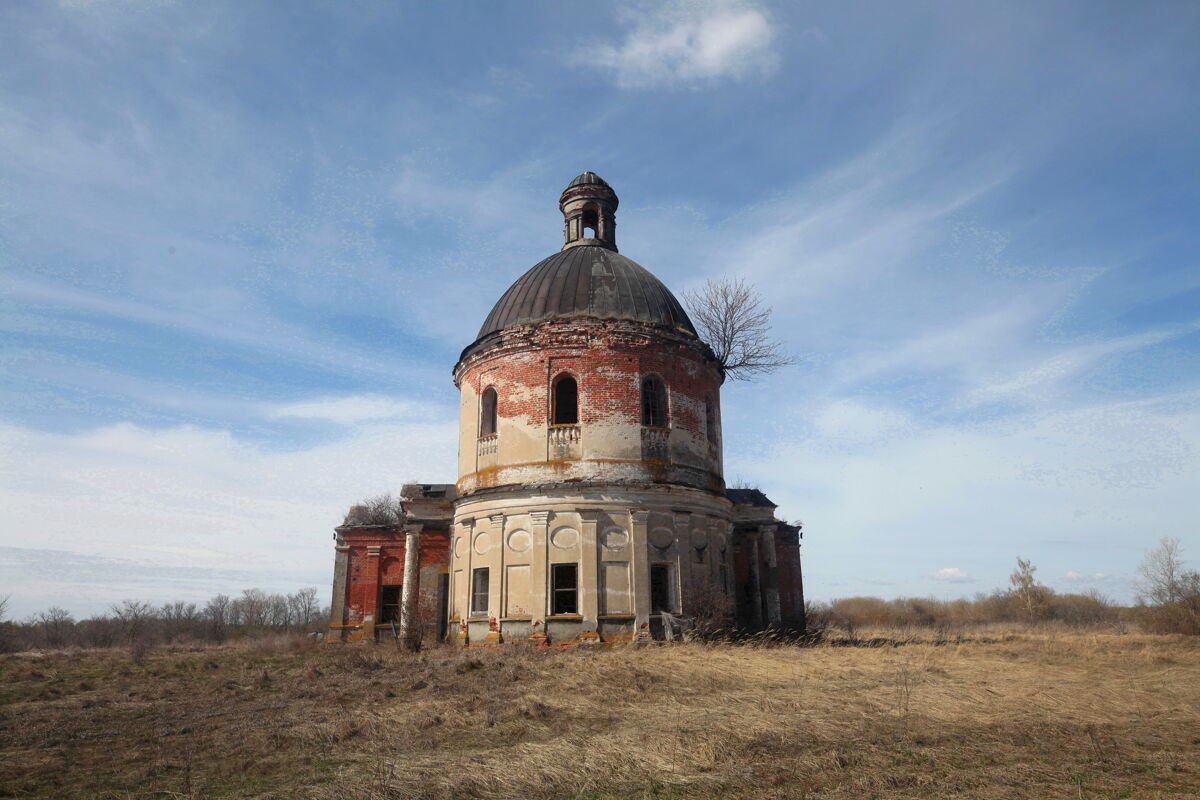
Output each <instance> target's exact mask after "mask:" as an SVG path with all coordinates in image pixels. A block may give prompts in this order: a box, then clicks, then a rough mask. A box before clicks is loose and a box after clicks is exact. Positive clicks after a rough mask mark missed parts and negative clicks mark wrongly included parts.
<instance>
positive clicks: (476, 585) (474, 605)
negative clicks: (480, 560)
mask: <svg viewBox="0 0 1200 800" xmlns="http://www.w3.org/2000/svg"><path fill="white" fill-rule="evenodd" d="M487 614H488V568H487V567H479V568H478V569H476V570H475V572H474V573H473V574H472V575H471V616H473V617H486V616H487Z"/></svg>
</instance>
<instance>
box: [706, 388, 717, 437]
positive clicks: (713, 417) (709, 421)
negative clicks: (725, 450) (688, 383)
mask: <svg viewBox="0 0 1200 800" xmlns="http://www.w3.org/2000/svg"><path fill="white" fill-rule="evenodd" d="M704 425H705V430H706V432H707V433H708V440H709V441H710V442H712V443H713V444H716V443H717V404H716V403H714V402H713V399H712V397H706V398H704Z"/></svg>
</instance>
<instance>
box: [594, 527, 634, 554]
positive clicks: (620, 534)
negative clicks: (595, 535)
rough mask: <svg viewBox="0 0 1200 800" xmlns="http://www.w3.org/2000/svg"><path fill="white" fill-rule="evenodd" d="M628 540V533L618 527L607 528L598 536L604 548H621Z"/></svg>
mask: <svg viewBox="0 0 1200 800" xmlns="http://www.w3.org/2000/svg"><path fill="white" fill-rule="evenodd" d="M628 541H629V534H627V533H626V532H625V531H623V530H621V529H620V528H609V529H608V530H606V531H605V532H604V533H603V534H601V536H600V543H601V544H602V545H604V549H605V550H622V549H624V547H625V544H626V543H627V542H628Z"/></svg>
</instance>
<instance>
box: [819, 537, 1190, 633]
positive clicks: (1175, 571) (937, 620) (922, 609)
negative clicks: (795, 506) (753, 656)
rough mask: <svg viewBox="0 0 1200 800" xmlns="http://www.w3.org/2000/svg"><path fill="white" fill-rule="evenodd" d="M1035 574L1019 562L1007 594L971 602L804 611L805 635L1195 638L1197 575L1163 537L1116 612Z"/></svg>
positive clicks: (1095, 595)
mask: <svg viewBox="0 0 1200 800" xmlns="http://www.w3.org/2000/svg"><path fill="white" fill-rule="evenodd" d="M1035 572H1037V567H1035V566H1033V564H1032V563H1030V562H1029V561H1027V560H1026V559H1022V558H1018V559H1017V568H1016V569H1014V570H1013V572H1012V574H1011V575H1010V576H1009V586H1010V588H1008V589H996V590H994V591H993V592H991V593H990V594H977V595H975V597H974V598H972V599H965V598H963V599H959V600H938V599H935V598H932V597H898V598H896V599H894V600H881V599H879V598H878V597H847V598H844V599H841V600H834V601H832V602H829V603H810V604H809V605H808V606H807V607H806V611H807V615H808V620H809V628H810V634H814V633H815V634H819V633H821V632H823V631H825V630H828V629H829V628H840V629H842V630H843V631H846V632H847V633H848V634H849V635H851V636H853V635H854V631H855V629H856V628H863V627H893V628H896V627H899V628H904V627H908V628H917V627H920V628H942V629H948V630H949V629H954V628H961V627H965V626H975V625H986V624H992V623H1004V622H1007V623H1026V624H1041V623H1057V624H1061V625H1067V626H1071V627H1092V626H1097V625H1113V626H1122V625H1126V624H1132V625H1136V626H1137V627H1138V628H1139V629H1141V630H1143V631H1146V632H1148V633H1183V634H1188V635H1192V636H1195V635H1200V573H1198V572H1196V571H1195V570H1189V569H1187V568H1186V567H1185V565H1184V561H1183V547H1182V546H1181V545H1180V543H1179V540H1178V539H1170V538H1163V539H1162V540H1161V541H1160V542H1159V544H1158V546H1157V547H1155V548H1153V549H1151V550H1148V551H1146V554H1145V558H1144V559H1143V560H1142V563H1141V564H1140V565H1139V566H1138V575H1139V580H1138V584H1137V585H1138V600H1137V604H1136V605H1133V606H1126V607H1122V606H1119V605H1116V604H1115V603H1113V602H1112V601H1111V600H1109V599H1108V598H1107V597H1105V596H1104V595H1103V594H1101V593H1100V592H1098V591H1095V590H1090V591H1087V592H1084V593H1082V594H1072V593H1059V592H1056V591H1054V590H1053V589H1051V588H1050V587H1049V586H1046V585H1044V584H1042V583H1040V582H1039V581H1038V580H1037V579H1036V578H1035V577H1034V573H1035Z"/></svg>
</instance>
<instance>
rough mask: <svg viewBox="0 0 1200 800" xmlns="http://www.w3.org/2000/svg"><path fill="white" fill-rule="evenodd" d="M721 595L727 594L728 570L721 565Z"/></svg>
mask: <svg viewBox="0 0 1200 800" xmlns="http://www.w3.org/2000/svg"><path fill="white" fill-rule="evenodd" d="M721 594H729V570H728V569H727V568H726V567H725V566H724V565H721Z"/></svg>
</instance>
